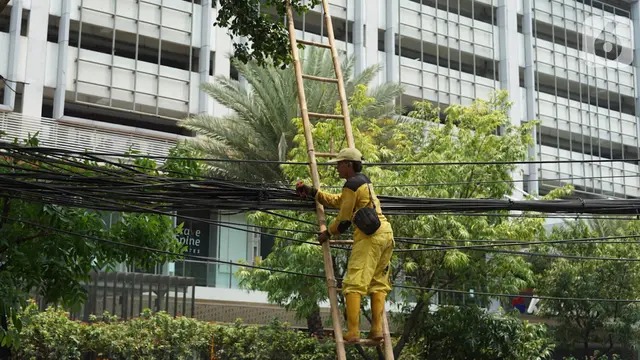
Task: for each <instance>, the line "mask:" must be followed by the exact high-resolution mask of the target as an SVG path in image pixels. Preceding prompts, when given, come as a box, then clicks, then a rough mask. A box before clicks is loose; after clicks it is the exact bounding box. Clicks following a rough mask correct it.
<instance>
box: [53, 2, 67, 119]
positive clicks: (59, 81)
mask: <svg viewBox="0 0 640 360" xmlns="http://www.w3.org/2000/svg"><path fill="white" fill-rule="evenodd" d="M60 13H61V15H60V25H59V28H58V74H57V78H56V92H55V94H54V96H53V118H54V119H60V118H62V117H63V116H64V101H65V97H66V93H67V70H68V69H69V29H70V26H71V0H62V10H61V12H60Z"/></svg>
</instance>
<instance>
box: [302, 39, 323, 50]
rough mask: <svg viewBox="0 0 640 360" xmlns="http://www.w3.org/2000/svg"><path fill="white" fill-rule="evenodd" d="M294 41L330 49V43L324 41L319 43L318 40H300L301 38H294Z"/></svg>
mask: <svg viewBox="0 0 640 360" xmlns="http://www.w3.org/2000/svg"><path fill="white" fill-rule="evenodd" d="M296 41H297V42H299V43H300V44H304V45H311V46H317V47H321V48H325V49H331V45H329V44H324V43H319V42H315V41H309V40H302V39H300V40H296Z"/></svg>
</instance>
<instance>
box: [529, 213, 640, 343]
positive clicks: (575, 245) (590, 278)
mask: <svg viewBox="0 0 640 360" xmlns="http://www.w3.org/2000/svg"><path fill="white" fill-rule="evenodd" d="M634 220H635V219H632V218H630V219H629V220H607V219H606V218H603V219H597V220H592V221H588V222H587V221H584V220H580V221H568V222H566V223H565V224H564V225H562V226H557V227H555V228H554V229H553V231H552V233H551V234H550V235H549V239H551V240H563V239H565V240H566V239H586V238H600V237H610V236H620V237H621V238H616V239H612V240H608V241H580V242H568V243H561V244H548V245H545V246H538V247H537V251H545V252H551V253H561V254H565V255H573V256H578V257H609V258H639V257H640V245H639V244H638V241H637V238H636V237H637V236H638V235H640V227H639V225H638V222H637V221H634ZM624 236H630V237H629V238H624ZM538 266H539V267H540V268H541V271H540V274H539V275H538V277H539V281H538V286H537V288H536V291H537V293H539V294H541V295H547V296H554V297H564V298H581V299H593V300H543V301H541V305H540V308H541V311H542V314H543V315H544V316H545V317H547V318H550V319H554V320H555V321H557V322H558V324H559V325H558V328H557V331H556V334H557V337H558V340H559V341H560V342H561V343H563V344H565V345H567V346H573V344H575V343H578V344H582V347H583V348H584V350H585V351H588V350H590V347H592V346H593V345H595V344H598V345H599V346H604V347H605V354H607V353H609V352H610V351H611V350H612V349H613V348H614V347H615V346H622V347H626V348H630V347H631V346H637V345H638V344H637V339H638V336H640V332H639V331H638V324H639V323H640V307H639V306H638V304H635V303H625V302H615V301H601V300H597V299H614V300H615V299H636V298H637V294H638V292H639V291H640V264H639V263H638V262H636V261H599V260H576V259H553V260H551V261H546V262H545V263H544V264H541V265H540V264H539V265H538Z"/></svg>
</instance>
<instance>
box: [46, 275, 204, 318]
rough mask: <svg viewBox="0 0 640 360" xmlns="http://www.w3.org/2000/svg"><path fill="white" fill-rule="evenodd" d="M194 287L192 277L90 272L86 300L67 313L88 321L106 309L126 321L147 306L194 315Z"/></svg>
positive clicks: (86, 286) (173, 313) (176, 313)
mask: <svg viewBox="0 0 640 360" xmlns="http://www.w3.org/2000/svg"><path fill="white" fill-rule="evenodd" d="M195 287H196V281H195V278H192V277H180V276H167V275H154V274H144V273H123V272H92V273H91V281H90V282H89V283H87V284H85V289H86V290H87V294H88V297H87V302H86V303H85V304H84V305H83V306H82V308H81V309H80V310H79V311H77V312H73V313H72V314H71V316H72V317H73V318H75V319H81V320H83V321H88V320H89V316H90V315H92V314H93V315H98V316H100V315H102V314H103V313H105V312H109V313H110V314H112V315H117V316H118V317H119V318H120V319H123V320H127V319H130V318H134V317H137V316H139V315H140V314H141V313H142V311H143V310H144V309H147V308H148V309H151V310H152V311H154V312H157V311H166V312H167V313H169V314H171V315H173V316H189V317H194V316H195ZM41 305H42V304H41Z"/></svg>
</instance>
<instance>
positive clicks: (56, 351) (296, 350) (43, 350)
mask: <svg viewBox="0 0 640 360" xmlns="http://www.w3.org/2000/svg"><path fill="white" fill-rule="evenodd" d="M20 320H21V323H22V327H21V328H20V329H19V330H18V329H16V328H12V330H13V331H15V332H16V333H17V334H18V339H19V341H18V342H17V343H16V344H15V345H14V349H13V352H14V355H15V356H16V358H18V359H38V360H40V359H70V360H73V359H82V358H83V356H84V355H88V354H93V355H96V356H98V358H104V359H110V360H124V359H136V360H147V359H148V360H151V359H154V360H156V359H160V360H164V359H166V360H169V359H171V360H186V359H199V358H209V357H208V356H207V355H209V354H210V351H211V349H212V347H213V349H214V351H215V358H216V359H218V360H231V359H233V360H244V359H246V360H249V359H251V360H289V359H291V360H293V359H299V360H329V359H334V358H335V343H333V342H331V341H326V342H320V341H318V340H317V339H315V338H312V337H309V336H308V335H307V334H306V333H304V332H300V331H295V330H294V329H291V328H290V327H289V326H288V325H287V324H284V323H281V322H278V321H274V322H272V323H271V324H269V325H267V326H249V325H245V324H242V323H241V322H240V321H237V322H236V323H235V324H229V325H226V324H213V323H207V322H203V321H199V320H196V319H191V318H186V317H177V318H173V317H172V316H170V315H169V314H167V313H165V312H158V313H152V312H151V311H150V310H145V311H144V312H143V313H142V314H141V316H140V317H138V318H135V319H132V320H128V321H120V320H118V318H117V317H116V316H112V315H110V314H108V313H105V314H104V315H103V316H101V317H95V316H93V317H92V318H91V320H90V322H89V323H82V322H79V321H73V320H70V319H69V316H68V313H67V312H65V311H64V310H63V309H61V308H59V307H51V308H49V309H47V310H46V311H44V312H39V311H38V309H37V307H36V305H35V304H33V303H31V304H30V305H29V306H28V307H27V308H26V309H24V311H23V312H22V313H21V314H20ZM350 351H355V350H354V349H350Z"/></svg>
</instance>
